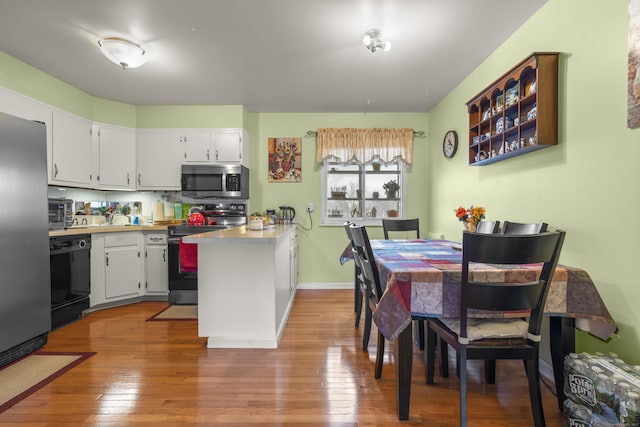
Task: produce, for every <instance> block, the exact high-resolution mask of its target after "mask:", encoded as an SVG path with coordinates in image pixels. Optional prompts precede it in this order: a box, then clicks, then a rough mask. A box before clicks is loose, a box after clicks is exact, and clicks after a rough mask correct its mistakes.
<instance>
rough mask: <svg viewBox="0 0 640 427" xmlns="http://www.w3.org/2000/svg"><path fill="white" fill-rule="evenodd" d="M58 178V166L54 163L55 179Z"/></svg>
mask: <svg viewBox="0 0 640 427" xmlns="http://www.w3.org/2000/svg"><path fill="white" fill-rule="evenodd" d="M57 176H58V164H57V163H54V164H53V177H54V178H55V177H57Z"/></svg>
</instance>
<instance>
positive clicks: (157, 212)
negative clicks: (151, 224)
mask: <svg viewBox="0 0 640 427" xmlns="http://www.w3.org/2000/svg"><path fill="white" fill-rule="evenodd" d="M153 220H154V221H164V202H153Z"/></svg>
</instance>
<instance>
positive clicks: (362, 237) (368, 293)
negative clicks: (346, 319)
mask: <svg viewBox="0 0 640 427" xmlns="http://www.w3.org/2000/svg"><path fill="white" fill-rule="evenodd" d="M350 228H351V236H352V237H353V245H354V256H355V257H356V258H357V259H358V265H359V266H360V269H361V271H362V282H363V283H364V288H365V295H364V299H363V301H364V302H365V321H364V331H363V334H364V337H366V338H367V339H366V346H365V347H363V350H364V351H366V350H367V346H368V344H369V335H370V334H371V321H372V319H371V318H372V315H373V312H374V311H375V309H376V306H377V305H378V301H380V298H381V297H382V286H381V285H380V275H379V273H378V266H377V265H376V261H375V259H374V256H373V249H371V242H370V241H369V235H368V234H367V229H366V228H365V226H364V225H355V224H352V225H351V226H350ZM384 340H385V338H384V335H382V333H381V332H380V331H379V330H378V348H377V351H376V366H375V373H374V376H375V378H376V379H380V378H381V377H382V362H383V361H384ZM363 345H364V344H363Z"/></svg>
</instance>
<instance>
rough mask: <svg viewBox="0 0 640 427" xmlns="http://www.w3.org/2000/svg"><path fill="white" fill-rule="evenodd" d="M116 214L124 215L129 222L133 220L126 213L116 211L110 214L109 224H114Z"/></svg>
mask: <svg viewBox="0 0 640 427" xmlns="http://www.w3.org/2000/svg"><path fill="white" fill-rule="evenodd" d="M116 216H124V217H125V218H127V222H131V218H129V217H128V216H126V215H122V214H121V213H115V212H114V213H112V214H111V215H110V216H109V225H113V219H114V218H115V217H116Z"/></svg>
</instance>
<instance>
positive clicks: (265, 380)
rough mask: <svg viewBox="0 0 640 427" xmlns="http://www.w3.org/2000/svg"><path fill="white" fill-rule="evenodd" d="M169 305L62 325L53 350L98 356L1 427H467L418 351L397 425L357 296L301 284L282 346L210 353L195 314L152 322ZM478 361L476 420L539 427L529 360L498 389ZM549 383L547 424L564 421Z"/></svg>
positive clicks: (390, 373)
mask: <svg viewBox="0 0 640 427" xmlns="http://www.w3.org/2000/svg"><path fill="white" fill-rule="evenodd" d="M164 306H166V303H160V302H144V303H138V304H132V305H128V306H124V307H118V308H111V309H106V310H101V311H97V312H93V313H90V314H88V315H87V316H85V317H84V318H83V319H81V320H79V321H76V322H74V323H72V324H69V325H66V326H64V327H62V328H59V329H58V330H56V331H54V332H52V333H51V334H50V337H49V343H48V344H47V345H46V346H45V348H44V350H45V351H94V352H97V354H96V355H95V356H93V357H91V358H90V359H88V360H87V361H85V362H83V363H82V364H80V365H79V366H77V367H75V368H73V369H72V370H71V371H69V372H68V373H66V374H64V375H63V376H61V377H60V378H58V379H56V380H55V381H53V382H52V383H50V384H48V385H47V386H45V387H44V388H42V389H40V390H38V391H37V392H35V393H34V394H32V395H31V396H29V397H28V398H26V399H25V400H23V401H21V402H19V403H18V404H16V405H15V406H13V407H12V408H10V409H8V410H7V411H6V412H4V413H2V414H0V425H2V426H7V425H15V426H21V427H25V426H39V427H46V426H66V427H73V426H88V425H91V426H149V425H162V426H195V425H222V426H257V425H260V426H418V425H421V426H426V425H428V426H456V425H458V380H457V378H456V376H455V374H454V373H455V370H453V371H452V375H451V377H450V378H448V379H442V378H440V377H439V376H438V375H437V374H436V384H435V385H430V386H428V385H426V384H425V381H424V363H423V359H422V353H421V352H420V350H419V349H418V348H417V347H415V350H414V360H413V366H414V368H413V384H412V390H411V408H410V419H409V421H404V422H400V421H398V419H397V417H396V398H395V381H394V376H395V373H394V368H393V360H392V359H393V356H392V351H391V345H387V347H388V349H387V358H386V359H387V360H385V367H384V370H383V374H382V375H383V377H382V380H380V381H376V380H375V379H374V378H373V368H374V367H373V364H374V360H375V346H376V339H375V338H376V333H375V327H374V328H373V329H374V330H373V331H372V339H371V343H370V346H369V353H366V352H362V350H361V342H362V336H361V334H362V325H361V327H360V329H356V328H354V313H353V291H349V290H299V291H298V293H297V295H296V299H295V304H294V306H293V309H292V312H291V315H290V317H289V322H288V324H287V327H286V331H285V333H284V336H283V338H282V341H281V342H280V346H279V348H278V349H277V350H264V349H259V350H255V349H208V348H207V347H206V339H205V338H199V337H198V331H197V323H196V322H195V321H153V322H147V321H146V319H148V318H149V317H150V316H152V315H153V314H155V313H156V312H158V311H159V310H160V309H162V308H163V307H164ZM246 315H247V316H250V315H251V313H246ZM453 357H454V354H453V352H451V358H452V360H451V361H450V366H451V368H453V367H454V366H455V361H454V359H453ZM470 366H471V368H470V373H469V375H470V376H469V378H470V379H469V391H470V395H469V425H470V426H491V427H497V426H511V427H512V426H531V425H532V424H533V423H532V418H531V411H530V408H529V399H528V391H527V382H526V378H525V374H524V369H523V365H522V363H521V362H518V361H514V362H510V361H501V362H499V363H498V369H497V374H496V384H495V385H487V384H484V383H483V381H481V379H480V378H481V377H482V375H481V374H482V365H481V363H477V364H474V363H473V362H472V364H471V365H470ZM436 372H437V371H436ZM542 388H543V390H542V392H543V399H544V407H545V415H546V420H547V426H551V427H553V426H561V425H562V414H561V413H560V411H559V410H558V407H557V404H556V401H555V397H554V396H553V395H552V394H551V392H550V391H549V389H548V388H546V387H544V385H543V387H542Z"/></svg>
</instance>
